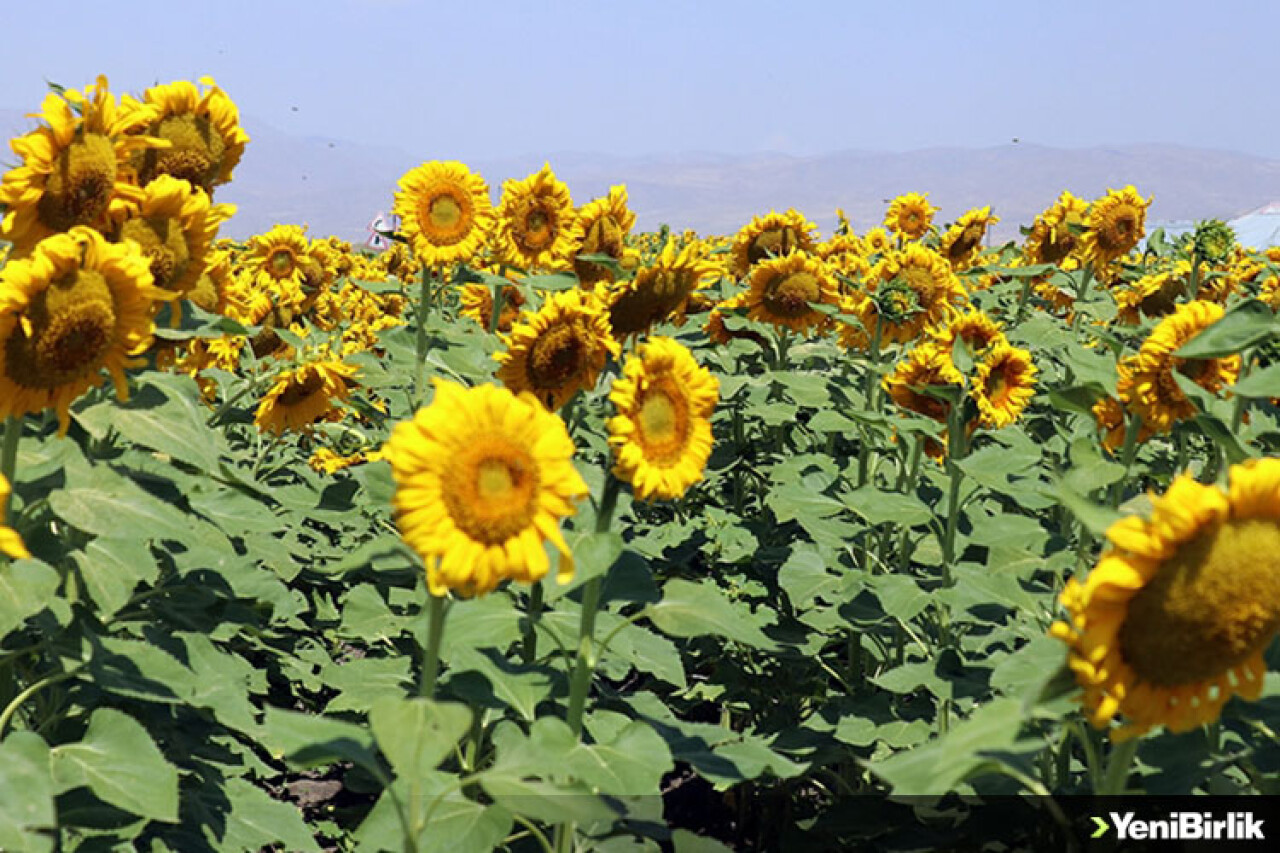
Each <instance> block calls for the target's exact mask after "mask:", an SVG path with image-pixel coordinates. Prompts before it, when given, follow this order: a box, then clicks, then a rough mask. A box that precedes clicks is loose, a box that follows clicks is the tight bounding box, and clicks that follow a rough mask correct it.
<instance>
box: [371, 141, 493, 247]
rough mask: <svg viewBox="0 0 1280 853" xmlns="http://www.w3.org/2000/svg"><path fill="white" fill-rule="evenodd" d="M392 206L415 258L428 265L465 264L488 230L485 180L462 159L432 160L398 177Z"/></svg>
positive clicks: (490, 217) (490, 221) (490, 212)
mask: <svg viewBox="0 0 1280 853" xmlns="http://www.w3.org/2000/svg"><path fill="white" fill-rule="evenodd" d="M399 187H400V188H399V191H398V192H397V193H396V199H395V206H394V207H393V211H394V212H395V215H396V216H399V217H400V221H401V222H402V223H403V226H402V227H403V228H404V232H405V235H406V236H407V237H408V238H409V242H410V243H412V244H413V250H414V252H415V253H416V254H417V256H418V260H420V261H421V262H422V263H424V264H426V265H427V266H430V267H441V266H445V265H447V264H452V263H466V262H467V261H469V260H471V259H472V258H473V257H475V256H476V255H477V254H479V253H480V250H481V249H482V248H484V244H485V241H486V240H487V239H488V237H489V233H490V232H491V231H492V230H493V225H494V215H493V206H492V204H491V203H490V201H489V187H488V185H487V184H485V182H484V179H483V178H481V177H480V176H479V175H477V174H475V173H474V172H472V171H471V170H470V169H468V168H467V167H466V166H465V165H463V164H462V163H458V162H456V161H448V162H443V161H439V160H433V161H431V162H430V163H423V164H422V165H421V166H418V167H417V168H415V169H410V170H409V171H408V172H407V173H405V175H404V177H402V178H401V179H400V185H399Z"/></svg>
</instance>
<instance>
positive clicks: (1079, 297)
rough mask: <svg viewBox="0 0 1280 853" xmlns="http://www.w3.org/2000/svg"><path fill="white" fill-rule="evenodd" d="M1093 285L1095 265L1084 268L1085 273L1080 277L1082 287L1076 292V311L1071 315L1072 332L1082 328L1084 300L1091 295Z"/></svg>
mask: <svg viewBox="0 0 1280 853" xmlns="http://www.w3.org/2000/svg"><path fill="white" fill-rule="evenodd" d="M1092 283H1093V264H1089V265H1088V266H1086V267H1085V268H1084V273H1083V274H1082V275H1081V276H1080V287H1079V289H1078V290H1076V300H1075V306H1074V310H1073V311H1072V314H1071V331H1072V332H1075V331H1077V330H1079V328H1080V317H1081V312H1082V311H1083V310H1084V298H1085V297H1086V296H1088V295H1089V285H1090V284H1092Z"/></svg>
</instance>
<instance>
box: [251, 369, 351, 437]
mask: <svg viewBox="0 0 1280 853" xmlns="http://www.w3.org/2000/svg"><path fill="white" fill-rule="evenodd" d="M355 373H356V368H355V367H354V366H352V365H350V364H346V363H344V362H342V361H340V360H337V359H332V358H319V359H315V360H312V361H308V362H305V363H303V364H301V365H299V366H298V367H295V368H292V369H289V370H284V371H281V373H280V374H279V375H278V376H277V377H276V380H275V382H274V383H273V384H272V386H271V389H270V390H268V391H267V393H266V395H265V396H264V397H263V398H262V402H261V403H259V404H258V412H257V414H256V415H255V416H254V419H253V422H254V423H255V424H256V425H257V427H258V429H259V430H261V431H263V432H272V433H275V434H276V435H280V434H282V433H283V432H284V431H285V430H306V429H308V428H310V426H311V424H313V423H315V422H316V421H317V420H319V419H320V418H322V417H327V416H332V414H333V413H334V411H335V410H334V404H335V402H336V401H338V400H345V399H347V397H348V396H349V394H350V393H351V388H350V384H349V383H348V380H350V379H351V378H352V377H354V376H355Z"/></svg>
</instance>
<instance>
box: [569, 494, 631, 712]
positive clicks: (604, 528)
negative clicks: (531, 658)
mask: <svg viewBox="0 0 1280 853" xmlns="http://www.w3.org/2000/svg"><path fill="white" fill-rule="evenodd" d="M621 488H622V482H621V481H620V480H619V479H618V478H617V477H615V476H613V475H612V474H606V475H605V481H604V494H603V495H601V496H600V508H599V510H597V512H596V533H607V532H608V530H609V525H610V524H611V523H612V521H613V511H614V509H615V507H617V505H618V492H619V491H620V490H621ZM606 568H607V567H606ZM603 588H604V572H601V573H600V574H597V575H596V576H595V577H593V578H592V579H591V580H589V581H587V582H586V584H585V585H584V586H583V588H582V620H581V622H580V623H579V626H578V659H577V663H576V664H575V665H574V670H573V679H572V681H570V683H569V712H568V715H567V716H566V717H565V722H567V723H568V724H569V728H570V729H571V730H572V731H573V733H574V734H575V735H578V736H580V735H581V734H582V712H583V709H584V708H585V707H586V701H587V690H588V688H589V687H590V685H591V673H592V671H593V670H594V669H595V665H596V649H595V632H596V612H597V610H598V609H599V607H600V593H601V591H602V590H603Z"/></svg>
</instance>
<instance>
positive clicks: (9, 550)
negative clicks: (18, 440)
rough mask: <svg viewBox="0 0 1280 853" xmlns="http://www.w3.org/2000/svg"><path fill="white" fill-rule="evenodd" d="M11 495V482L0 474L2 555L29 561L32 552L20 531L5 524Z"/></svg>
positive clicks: (0, 541) (0, 539)
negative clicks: (19, 533)
mask: <svg viewBox="0 0 1280 853" xmlns="http://www.w3.org/2000/svg"><path fill="white" fill-rule="evenodd" d="M9 494H10V489H9V481H8V480H7V479H5V476H4V475H3V474H0V554H4V555H5V556H6V557H9V558H11V559H14V560H24V559H28V558H29V557H30V556H31V552H30V551H28V550H27V546H26V544H25V543H24V542H23V541H22V537H21V536H19V535H18V531H16V530H14V529H13V528H12V527H8V526H6V525H5V524H4V523H3V521H4V514H5V509H6V508H7V507H8V506H9Z"/></svg>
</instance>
